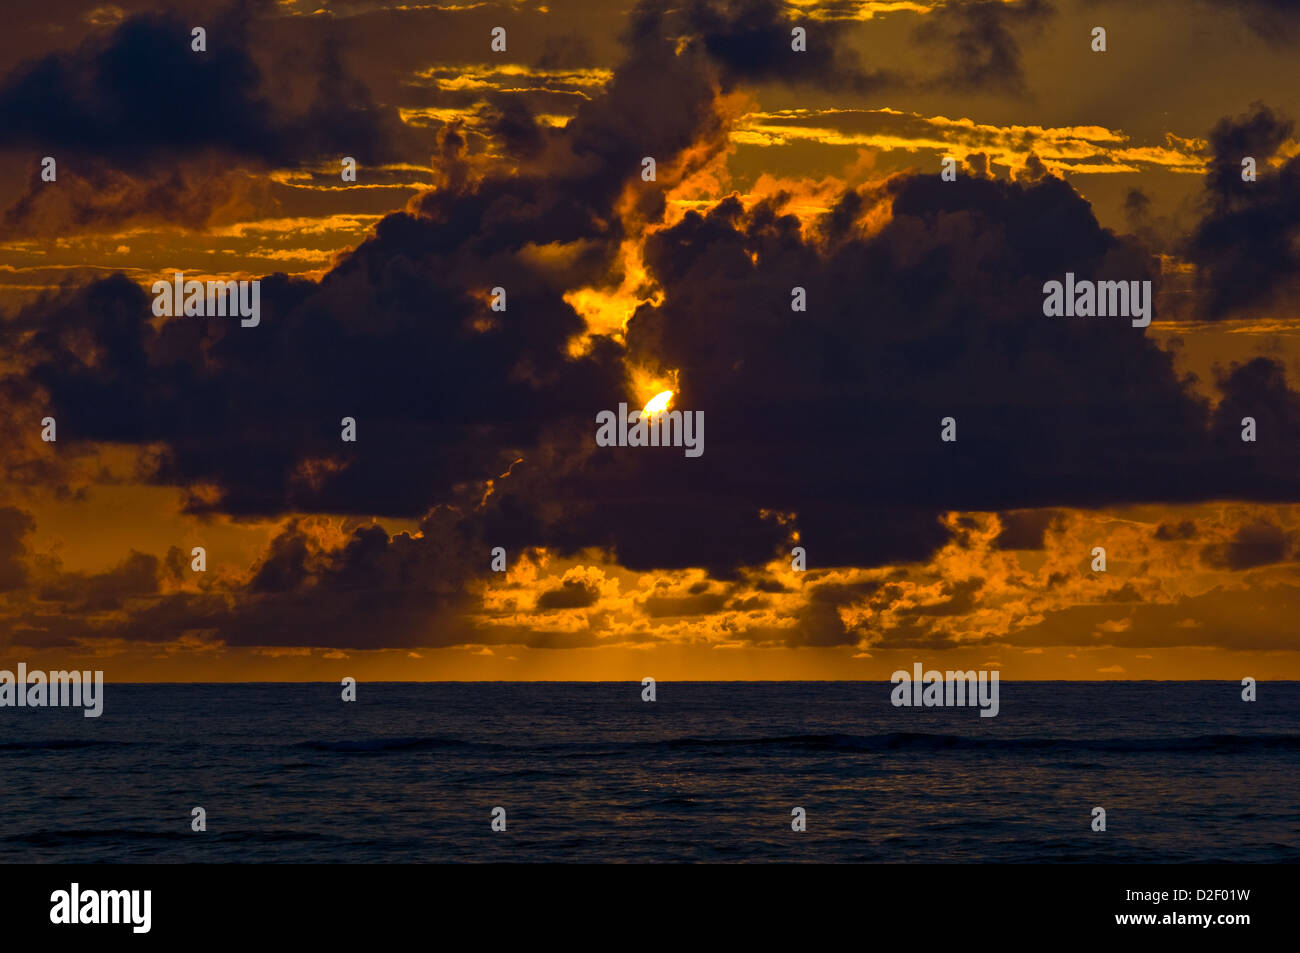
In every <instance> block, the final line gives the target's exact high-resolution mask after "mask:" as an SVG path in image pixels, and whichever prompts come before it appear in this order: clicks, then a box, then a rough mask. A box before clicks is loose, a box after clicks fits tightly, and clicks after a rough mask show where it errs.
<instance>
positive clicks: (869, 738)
mask: <svg viewBox="0 0 1300 953" xmlns="http://www.w3.org/2000/svg"><path fill="white" fill-rule="evenodd" d="M650 744H652V745H656V746H665V747H668V748H697V747H712V748H737V747H742V748H744V747H750V748H769V747H771V748H800V749H815V750H817V749H820V750H844V751H892V750H899V749H904V750H935V751H938V750H951V749H993V750H1002V749H1005V750H1016V749H1035V750H1048V751H1103V752H1105V751H1109V752H1128V751H1134V752H1141V751H1150V752H1159V751H1179V752H1189V751H1214V752H1224V751H1231V750H1234V749H1236V750H1260V749H1275V750H1283V751H1300V735H1236V734H1229V735H1224V734H1218V735H1188V736H1182V737H1165V738H1117V737H1079V738H996V737H995V738H988V737H985V738H977V737H971V736H967V735H948V734H930V733H926V732H919V731H890V732H884V733H881V734H874V735H847V734H807V735H776V736H760V737H756V738H698V737H691V738H677V739H674V740H671V741H666V742H652V743H650Z"/></svg>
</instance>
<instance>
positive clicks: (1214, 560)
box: [1201, 520, 1300, 569]
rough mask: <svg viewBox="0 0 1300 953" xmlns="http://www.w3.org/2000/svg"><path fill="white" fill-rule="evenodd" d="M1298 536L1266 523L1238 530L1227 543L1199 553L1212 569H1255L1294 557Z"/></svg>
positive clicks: (1299, 540)
mask: <svg viewBox="0 0 1300 953" xmlns="http://www.w3.org/2000/svg"><path fill="white" fill-rule="evenodd" d="M1298 542H1300V536H1298V535H1297V534H1296V533H1288V532H1287V531H1286V530H1284V529H1282V528H1281V527H1280V526H1277V525H1276V524H1274V523H1270V522H1268V521H1267V520H1256V521H1255V522H1254V523H1250V524H1248V525H1246V526H1242V527H1239V528H1238V529H1237V532H1236V533H1235V534H1234V535H1233V538H1232V539H1231V540H1229V541H1228V542H1226V543H1214V544H1212V545H1209V546H1206V547H1205V548H1204V549H1202V550H1201V559H1202V560H1203V561H1204V562H1205V564H1206V565H1208V566H1212V567H1213V568H1215V569H1254V568H1255V567H1256V566H1267V565H1269V564H1270V563H1280V562H1283V561H1284V560H1287V559H1291V558H1294V555H1295V551H1296V546H1297V543H1298Z"/></svg>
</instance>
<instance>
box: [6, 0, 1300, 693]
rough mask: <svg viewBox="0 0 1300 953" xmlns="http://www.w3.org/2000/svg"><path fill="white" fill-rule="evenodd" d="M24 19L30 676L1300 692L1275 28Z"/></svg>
mask: <svg viewBox="0 0 1300 953" xmlns="http://www.w3.org/2000/svg"><path fill="white" fill-rule="evenodd" d="M6 17H7V22H6V29H5V31H4V32H3V33H0V667H7V668H11V669H12V668H13V667H14V666H15V665H16V663H17V662H18V661H25V662H27V663H28V665H29V667H30V668H34V669H64V668H74V667H75V668H85V669H102V670H103V671H104V673H105V678H106V679H108V680H110V681H208V680H212V681H245V680H268V681H300V680H336V679H339V678H342V677H344V676H351V677H355V678H358V679H369V680H444V679H446V680H459V679H466V680H479V679H489V680H515V679H519V680H530V679H545V680H589V679H636V680H639V679H641V678H643V677H645V676H652V677H656V678H660V679H673V680H678V679H699V680H713V679H887V678H888V677H889V675H890V674H891V673H892V672H893V671H895V670H896V669H899V668H903V669H907V670H909V671H910V669H911V667H912V664H913V663H914V662H917V661H919V662H922V663H924V664H925V665H926V666H927V667H934V668H947V669H953V668H961V669H970V668H993V669H999V670H1000V671H1001V673H1002V678H1004V679H1084V680H1086V679H1231V680H1239V679H1241V678H1243V677H1247V676H1250V677H1255V678H1260V679H1296V678H1300V654H1298V653H1297V643H1296V638H1295V635H1294V621H1293V620H1294V618H1295V610H1296V609H1297V608H1300V506H1297V504H1298V503H1300V393H1297V387H1298V386H1300V385H1297V383H1296V382H1297V380H1300V338H1298V337H1297V331H1300V309H1298V308H1297V304H1298V303H1300V278H1298V274H1300V273H1298V272H1297V267H1296V265H1297V262H1298V260H1300V158H1298V157H1300V137H1298V134H1297V131H1296V127H1295V120H1296V117H1300V60H1298V59H1297V58H1296V57H1295V56H1294V49H1295V43H1296V41H1297V39H1300V7H1297V6H1295V5H1293V4H1290V3H1287V2H1283V0H1239V2H1229V0H1151V2H1148V3H1144V4H1132V3H1121V2H1111V0H1009V2H1001V0H947V2H941V0H859V2H849V0H838V2H837V0H828V2H822V0H798V2H793V3H786V4H782V3H777V2H770V0H735V2H707V3H705V2H684V3H677V4H667V3H650V2H646V3H640V4H619V3H616V2H604V0H602V2H594V0H583V2H563V0H560V2H546V3H534V2H520V3H504V4H503V3H477V2H452V3H416V4H411V3H403V4H391V3H383V2H374V3H348V4H338V3H328V2H321V0H307V2H299V0H287V2H277V3H271V2H247V3H235V4H225V3H223V4H206V3H183V4H174V5H158V4H146V3H121V4H94V3H76V2H70V0H50V2H46V3H42V4H27V5H22V6H21V7H20V8H19V9H16V10H13V11H9V12H7V14H6ZM196 27H202V28H203V30H204V31H205V34H204V38H205V43H204V44H203V46H204V48H203V49H202V50H196V49H194V40H193V33H192V31H193V30H194V28H196ZM496 27H501V28H503V29H504V31H505V46H506V48H505V50H494V49H493V45H492V44H493V30H494V28H496ZM796 27H797V28H801V29H803V30H804V31H805V35H806V50H803V51H796V50H794V49H792V30H794V29H795V28H796ZM1098 27H1100V28H1102V29H1104V31H1105V45H1106V48H1105V50H1104V51H1100V50H1095V49H1094V48H1093V47H1094V46H1095V45H1096V43H1097V41H1096V40H1095V39H1094V33H1095V29H1096V28H1098ZM46 157H49V158H52V159H53V160H54V168H55V170H56V173H55V175H54V178H53V181H50V180H48V176H47V175H45V174H43V170H44V169H45V168H46V166H47V163H46V162H45V161H44V160H45V159H46ZM345 157H346V158H351V159H353V160H354V161H355V167H356V174H355V181H353V180H350V179H348V178H346V177H345V176H344V175H343V174H342V168H343V166H344V162H343V160H344V158H345ZM647 157H650V158H653V159H654V160H655V176H654V179H653V181H647V179H646V177H645V176H644V175H643V170H644V168H645V165H644V161H643V160H644V159H645V158H647ZM948 157H951V158H952V159H953V160H954V161H953V166H952V167H953V169H955V171H956V175H955V176H949V177H948V179H951V180H947V179H945V177H944V176H943V175H941V171H942V169H943V163H944V160H945V158H948ZM1245 157H1250V158H1253V159H1254V160H1255V164H1256V167H1257V174H1256V178H1255V180H1254V181H1244V180H1243V176H1242V160H1243V158H1245ZM176 272H181V273H183V274H184V275H185V277H186V278H189V279H198V280H201V281H206V280H245V281H252V280H257V281H259V282H260V309H261V311H260V319H259V321H258V323H257V325H256V326H255V327H244V326H242V325H241V322H240V321H239V319H238V318H231V317H226V316H215V315H214V316H204V315H176V316H166V315H160V314H158V313H157V309H156V307H155V300H154V298H155V293H154V291H153V285H154V282H155V281H159V280H162V281H170V280H171V279H172V276H173V275H174V274H175V273H176ZM1067 273H1074V274H1076V275H1077V276H1079V277H1080V278H1085V277H1086V278H1092V279H1097V280H1125V281H1150V282H1151V286H1152V288H1153V294H1154V320H1152V322H1151V324H1150V325H1149V326H1148V327H1135V326H1133V325H1132V323H1131V322H1130V321H1129V320H1127V319H1124V318H1114V317H1111V318H1104V317H1091V318H1090V317H1075V316H1070V317H1064V316H1060V317H1048V316H1046V315H1045V314H1044V312H1043V286H1044V283H1045V282H1047V281H1051V280H1058V281H1061V280H1064V277H1065V275H1066V274H1067ZM795 287H799V288H802V289H804V293H805V298H806V303H807V304H806V310H802V311H796V310H793V309H792V305H791V302H792V292H791V289H793V288H795ZM495 288H503V289H505V291H506V302H505V308H504V310H494V309H493V306H492V302H493V296H494V291H493V289H495ZM664 391H671V392H672V396H671V399H670V404H669V406H670V408H671V409H673V410H678V411H682V412H689V413H699V414H702V416H703V419H704V421H705V423H706V425H707V426H706V427H705V431H704V434H705V443H704V452H703V453H702V454H701V455H699V456H694V457H692V456H688V455H686V454H685V453H683V452H682V449H681V448H679V447H627V446H624V447H608V446H600V445H598V442H597V439H596V430H597V428H596V420H597V415H598V414H600V413H601V412H602V411H604V410H615V409H617V408H618V406H619V404H620V403H624V404H627V405H629V407H631V408H632V409H634V410H635V409H636V408H640V407H643V406H644V405H645V404H646V403H647V402H648V401H650V400H651V399H652V398H654V397H655V396H656V395H659V394H662V393H663V392H664ZM50 417H52V418H54V420H55V422H56V439H54V440H52V441H51V440H47V439H43V438H42V434H43V431H45V430H46V425H45V424H44V423H43V421H44V420H45V419H46V418H50ZM345 417H349V418H352V420H353V421H355V433H356V439H355V441H345V440H343V439H342V438H341V434H342V431H343V426H342V421H343V418H345ZM1246 417H1250V418H1252V419H1253V420H1254V421H1255V439H1254V440H1253V441H1246V440H1243V439H1242V432H1243V423H1242V421H1243V419H1244V418H1246ZM946 418H952V420H953V421H954V422H955V424H954V427H955V433H956V439H955V440H943V439H941V432H942V430H943V427H942V426H941V421H943V420H945V419H946ZM195 547H202V549H203V551H204V557H205V563H204V566H203V568H202V571H196V569H195V563H194V551H195ZM497 547H500V548H501V549H503V550H504V552H505V569H504V571H495V570H494V569H493V556H492V552H493V550H494V549H495V548H497ZM796 547H798V548H800V549H801V550H802V553H803V561H804V564H803V567H802V568H799V567H797V566H796V565H795V560H794V559H793V557H792V551H793V550H795V548H796ZM1098 547H1100V548H1102V549H1104V551H1105V569H1104V571H1102V570H1099V569H1098V568H1097V566H1098V564H1097V561H1096V550H1097V548H1098ZM498 567H499V563H498Z"/></svg>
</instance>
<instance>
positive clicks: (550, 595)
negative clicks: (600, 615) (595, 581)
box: [537, 579, 600, 610]
mask: <svg viewBox="0 0 1300 953" xmlns="http://www.w3.org/2000/svg"><path fill="white" fill-rule="evenodd" d="M599 598H600V590H599V589H597V588H595V587H594V586H589V585H587V584H586V583H585V582H582V581H580V580H578V579H566V580H564V582H563V583H561V584H560V585H559V587H557V588H555V589H548V590H547V591H546V592H543V593H542V594H541V595H540V596H538V597H537V608H538V609H544V610H549V609H586V608H588V607H590V606H594V605H595V604H596V601H597V600H598V599H599Z"/></svg>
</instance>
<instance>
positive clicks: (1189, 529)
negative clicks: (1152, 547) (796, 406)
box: [1152, 520, 1197, 541]
mask: <svg viewBox="0 0 1300 953" xmlns="http://www.w3.org/2000/svg"><path fill="white" fill-rule="evenodd" d="M1152 535H1153V536H1154V537H1155V538H1156V539H1159V540H1166V541H1168V540H1175V539H1182V540H1186V539H1195V538H1196V536H1197V530H1196V524H1195V523H1194V522H1192V521H1191V520H1183V521H1182V522H1180V523H1161V524H1160V525H1159V526H1157V527H1156V531H1155V533H1154V534H1152Z"/></svg>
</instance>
